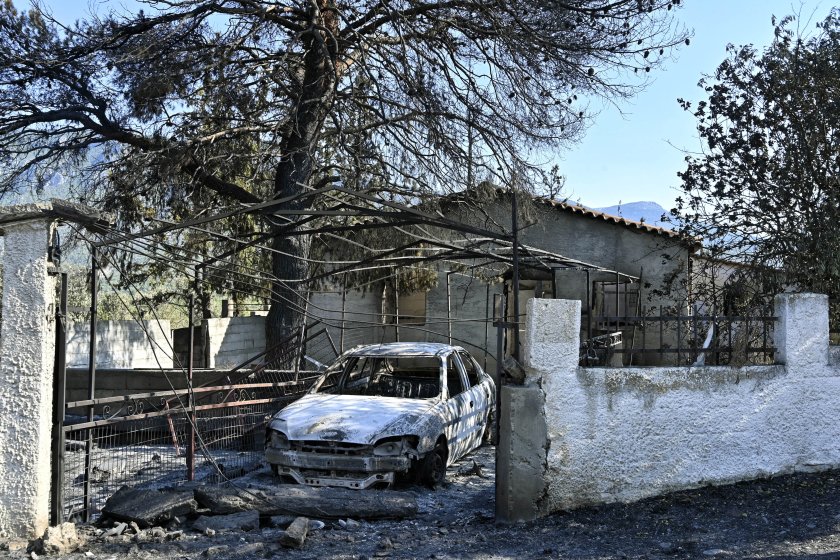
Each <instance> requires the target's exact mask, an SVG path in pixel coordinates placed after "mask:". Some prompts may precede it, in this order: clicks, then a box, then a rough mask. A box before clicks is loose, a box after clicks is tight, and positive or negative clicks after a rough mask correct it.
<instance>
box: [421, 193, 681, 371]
mask: <svg viewBox="0 0 840 560" xmlns="http://www.w3.org/2000/svg"><path fill="white" fill-rule="evenodd" d="M483 209H484V211H485V212H486V216H485V217H483V218H481V219H479V218H477V217H476V216H478V213H476V212H474V211H472V210H461V209H460V207H457V206H453V207H450V208H448V209H447V212H449V213H450V214H452V215H454V216H455V217H456V218H457V219H460V220H465V221H470V222H471V223H473V224H475V225H479V226H481V227H485V228H488V229H492V230H496V231H501V230H503V229H508V230H509V228H510V213H511V209H510V202H509V199H508V198H506V197H500V198H498V199H496V200H495V201H494V202H492V203H488V204H486V205H484V206H483ZM520 228H521V232H520V241H521V243H522V244H524V245H529V246H532V247H536V248H539V249H543V250H546V251H551V252H553V253H556V254H560V255H562V256H564V257H567V258H569V259H574V260H578V261H583V262H586V263H588V264H591V265H595V266H597V267H603V268H605V269H608V270H612V271H618V272H621V273H623V274H627V275H630V276H635V277H641V280H642V282H641V283H642V298H641V305H642V307H641V309H639V310H638V311H639V312H640V313H641V314H655V315H658V314H659V312H660V307H661V308H662V309H663V311H664V312H666V313H667V312H668V311H669V308H670V310H671V312H674V311H676V310H682V306H684V305H685V302H686V296H687V288H688V262H689V250H688V248H687V247H685V246H684V245H681V244H679V243H677V241H676V240H675V239H674V238H670V237H667V236H664V235H661V234H657V233H651V232H646V231H642V230H638V229H635V228H633V227H628V226H625V225H621V224H615V223H611V222H607V221H605V220H601V219H596V218H592V217H591V216H585V215H580V214H576V213H573V212H571V211H568V210H563V209H560V208H554V207H548V206H546V205H544V204H540V203H536V204H533V205H529V206H528V207H527V208H526V210H525V211H524V215H522V216H520ZM523 277H526V278H527V272H523ZM588 280H589V282H590V283H594V282H596V281H606V282H614V281H615V275H614V274H612V273H607V272H598V271H590V273H589V277H588ZM555 284H556V297H557V298H559V299H569V300H580V301H586V299H587V274H586V272H585V271H583V270H575V269H568V270H558V271H557V272H556V273H555ZM543 285H544V289H545V293H544V295H543V297H544V298H551V297H552V296H553V294H552V292H551V283H550V282H543ZM591 288H592V286H591V285H590V290H591ZM470 289H475V290H478V291H479V294H476V297H480V296H481V295H482V293H483V290H484V289H485V288H484V285H483V284H482V283H481V282H479V281H473V282H472V284H471V288H470ZM662 293H667V295H662ZM525 297H533V294H528V293H525V294H523V298H525ZM435 299H437V300H438V301H440V300H439V298H435ZM470 299H472V298H467V301H468V303H467V305H471V304H472V302H470V301H469V300H470ZM461 305H462V304H461V303H460V301H459V300H457V299H456V300H453V306H454V308H457V307H459V306H461ZM520 309H521V310H522V312H523V313H524V312H525V309H526V307H525V305H524V302H522V304H521V305H520ZM586 311H587V309H586V307H585V306H584V312H585V313H586ZM630 311H632V314H634V315H635V313H636V310H635V309H633V310H630ZM458 312H459V311H458V310H457V309H454V310H453V313H454V314H457V313H458ZM587 322H588V320H587V316H586V315H584V320H583V322H582V324H581V329H582V332H581V334H582V335H583V336H584V337H585V336H586V333H587V332H588V330H587ZM608 330H613V329H611V328H610V329H608ZM604 332H606V331H604ZM592 334H593V335H598V334H602V333H601V332H600V331H598V330H597V324H594V323H593V332H592ZM470 336H473V334H470ZM523 336H524V333H523ZM659 336H660V334H659V329H658V328H657V329H647V330H645V331H641V330H638V329H637V330H635V331H634V330H633V329H625V330H624V345H625V347H629V346H630V345H631V344H632V347H633V348H642V347H643V346H644V347H647V348H653V347H658V345H659ZM672 336H673V333H670V332H668V329H666V332H665V333H664V339H666V342H667V339H669V338H671V337H672ZM642 337H646V338H645V339H644V340H643V339H642ZM481 340H483V337H481ZM494 347H495V346H494ZM669 358H670V357H669V356H666V357H664V358H663V357H662V356H660V355H657V354H653V353H645V354H643V353H637V354H634V355H633V358H632V359H633V361H632V363H633V364H634V365H652V364H661V363H663V361H667V360H668V359H669Z"/></svg>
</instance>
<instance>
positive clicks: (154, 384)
mask: <svg viewBox="0 0 840 560" xmlns="http://www.w3.org/2000/svg"><path fill="white" fill-rule="evenodd" d="M223 375H224V372H221V371H216V370H208V369H198V370H193V385H194V386H200V385H206V384H208V383H211V382H214V381H216V380H218V379H219V378H221V377H222V376H223ZM173 387H174V388H175V389H186V388H187V376H186V372H185V371H184V370H181V369H172V370H168V371H167V370H160V369H129V370H126V369H107V368H103V369H97V370H96V393H95V394H96V398H104V397H119V396H124V395H133V394H136V393H149V392H152V391H169V390H170V389H172V388H173ZM88 391H89V388H88V371H87V369H86V368H72V369H68V370H67V402H73V401H82V400H87V398H88V394H89V393H88ZM112 408H113V407H112ZM86 410H87V409H85V410H84V411H81V412H82V413H86ZM76 413H77V411H74V412H73V414H76Z"/></svg>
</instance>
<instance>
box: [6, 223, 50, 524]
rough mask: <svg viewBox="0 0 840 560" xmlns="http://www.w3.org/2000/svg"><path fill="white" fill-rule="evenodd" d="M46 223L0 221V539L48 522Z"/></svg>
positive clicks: (48, 428) (48, 439)
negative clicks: (1, 243)
mask: <svg viewBox="0 0 840 560" xmlns="http://www.w3.org/2000/svg"><path fill="white" fill-rule="evenodd" d="M51 227H52V226H51V220H48V219H42V220H33V221H29V222H20V223H14V224H8V225H4V226H3V229H4V233H5V247H6V250H5V255H4V257H3V324H2V328H0V356H2V359H0V481H2V483H0V484H2V486H1V488H2V489H1V490H0V539H4V540H5V539H25V538H33V537H36V536H40V535H41V534H43V532H44V530H45V529H46V527H47V525H48V522H49V509H48V507H49V490H50V431H51V424H52V404H53V402H52V383H53V364H54V359H55V330H54V328H55V276H52V275H50V274H49V268H50V267H51V265H50V264H49V263H47V246H48V244H49V239H50V236H49V234H50V232H51Z"/></svg>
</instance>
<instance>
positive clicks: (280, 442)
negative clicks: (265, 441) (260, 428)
mask: <svg viewBox="0 0 840 560" xmlns="http://www.w3.org/2000/svg"><path fill="white" fill-rule="evenodd" d="M269 445H270V446H271V447H273V448H275V449H289V448H291V445H290V444H289V438H288V437H286V434H284V433H283V432H278V431H276V430H271V432H270V436H269Z"/></svg>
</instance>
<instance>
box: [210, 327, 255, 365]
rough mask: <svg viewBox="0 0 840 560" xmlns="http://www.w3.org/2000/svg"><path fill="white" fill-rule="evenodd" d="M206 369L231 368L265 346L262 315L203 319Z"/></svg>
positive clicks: (251, 356)
mask: <svg viewBox="0 0 840 560" xmlns="http://www.w3.org/2000/svg"><path fill="white" fill-rule="evenodd" d="M205 323H206V326H207V336H208V338H209V345H210V351H209V352H210V360H209V363H208V364H207V366H208V367H210V368H216V369H227V368H233V367H236V366H238V365H239V364H241V363H242V362H244V361H246V360H248V359H250V358H253V357H254V356H256V355H257V354H259V353H260V352H262V351H264V350H265V349H266V346H265V317H261V316H253V317H224V318H219V319H205Z"/></svg>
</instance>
